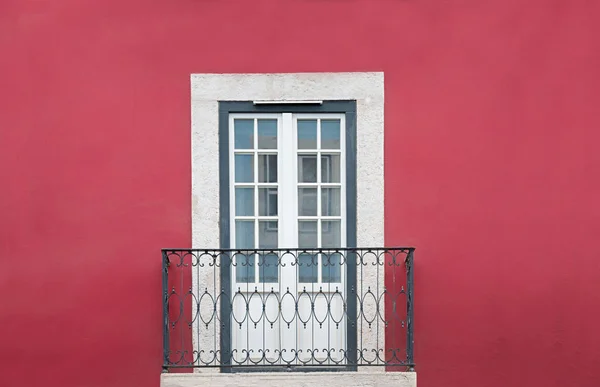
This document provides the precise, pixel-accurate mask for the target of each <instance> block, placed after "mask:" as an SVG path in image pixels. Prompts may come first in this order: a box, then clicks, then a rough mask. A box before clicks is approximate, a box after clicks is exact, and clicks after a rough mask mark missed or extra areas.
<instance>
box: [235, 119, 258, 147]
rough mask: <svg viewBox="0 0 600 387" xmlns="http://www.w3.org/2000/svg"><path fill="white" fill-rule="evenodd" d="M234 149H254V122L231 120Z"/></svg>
mask: <svg viewBox="0 0 600 387" xmlns="http://www.w3.org/2000/svg"><path fill="white" fill-rule="evenodd" d="M233 131H234V135H233V136H234V143H235V148H236V149H252V148H254V120H252V119H250V120H233Z"/></svg>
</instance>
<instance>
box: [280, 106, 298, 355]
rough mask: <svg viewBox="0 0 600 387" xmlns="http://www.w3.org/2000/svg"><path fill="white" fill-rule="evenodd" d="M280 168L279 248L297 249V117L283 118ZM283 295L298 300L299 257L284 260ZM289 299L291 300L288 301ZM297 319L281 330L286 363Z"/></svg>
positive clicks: (294, 342)
mask: <svg viewBox="0 0 600 387" xmlns="http://www.w3.org/2000/svg"><path fill="white" fill-rule="evenodd" d="M279 135H280V136H279V138H280V142H279V146H280V148H279V149H280V150H281V151H280V152H278V154H279V158H278V159H279V160H278V161H279V165H278V167H279V168H278V169H277V174H278V180H279V242H280V245H279V247H283V248H293V247H297V246H298V220H297V219H298V218H297V215H298V202H297V192H298V188H297V183H296V182H297V181H298V177H297V173H298V172H297V171H298V167H297V164H296V160H297V158H298V156H297V154H296V152H295V149H296V141H295V135H296V131H295V129H294V121H293V116H292V114H290V113H284V114H282V116H281V131H280V132H279ZM281 263H282V264H281V266H280V279H279V294H280V297H283V296H284V294H285V293H286V292H287V291H288V290H289V292H290V293H291V294H292V295H293V297H294V298H296V295H297V292H298V281H297V278H298V272H297V269H298V265H297V264H296V262H295V256H294V255H292V254H286V255H285V257H282V259H281ZM286 299H289V297H286ZM281 307H282V310H281V313H283V314H284V315H287V316H289V315H290V313H291V314H293V313H294V310H293V309H290V308H294V306H293V305H291V304H289V303H285V304H282V305H281ZM296 329H297V319H294V320H293V322H292V323H291V324H290V326H289V327H288V326H287V324H281V326H280V342H281V348H284V349H288V351H287V352H286V353H287V356H284V359H287V360H291V359H292V358H293V356H292V355H291V354H292V352H291V351H289V349H291V348H297V335H296V334H295V332H296Z"/></svg>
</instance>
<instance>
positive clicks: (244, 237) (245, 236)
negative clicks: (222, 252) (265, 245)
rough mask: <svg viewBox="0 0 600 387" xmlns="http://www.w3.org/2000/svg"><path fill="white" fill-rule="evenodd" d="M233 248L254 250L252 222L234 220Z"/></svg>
mask: <svg viewBox="0 0 600 387" xmlns="http://www.w3.org/2000/svg"><path fill="white" fill-rule="evenodd" d="M235 248H236V249H253V248H254V221H253V220H236V221H235Z"/></svg>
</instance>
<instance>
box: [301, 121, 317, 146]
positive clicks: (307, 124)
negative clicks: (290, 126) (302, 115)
mask: <svg viewBox="0 0 600 387" xmlns="http://www.w3.org/2000/svg"><path fill="white" fill-rule="evenodd" d="M298 149H317V120H298Z"/></svg>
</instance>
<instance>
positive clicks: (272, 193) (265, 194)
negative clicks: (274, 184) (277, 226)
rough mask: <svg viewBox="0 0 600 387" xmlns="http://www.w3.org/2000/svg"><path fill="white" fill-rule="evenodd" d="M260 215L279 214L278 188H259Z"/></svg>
mask: <svg viewBox="0 0 600 387" xmlns="http://www.w3.org/2000/svg"><path fill="white" fill-rule="evenodd" d="M258 215H260V216H277V188H259V189H258Z"/></svg>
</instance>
